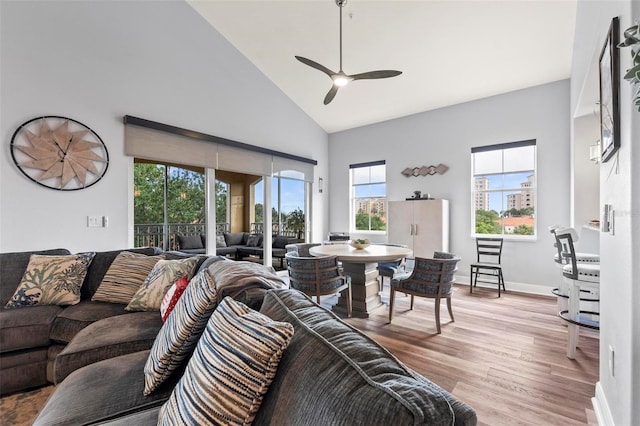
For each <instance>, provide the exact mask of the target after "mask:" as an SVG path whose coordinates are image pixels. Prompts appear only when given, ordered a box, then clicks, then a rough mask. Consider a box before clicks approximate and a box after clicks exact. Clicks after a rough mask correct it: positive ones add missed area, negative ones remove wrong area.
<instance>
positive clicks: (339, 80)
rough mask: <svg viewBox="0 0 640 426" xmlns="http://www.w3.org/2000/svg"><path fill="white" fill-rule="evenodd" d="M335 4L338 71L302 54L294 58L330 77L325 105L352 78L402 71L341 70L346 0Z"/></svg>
mask: <svg viewBox="0 0 640 426" xmlns="http://www.w3.org/2000/svg"><path fill="white" fill-rule="evenodd" d="M335 2H336V5H337V6H338V8H340V71H338V72H334V71H331V70H330V69H329V68H327V67H325V66H324V65H320V64H319V63H317V62H315V61H312V60H311V59H307V58H305V57H302V56H296V59H297V60H299V61H300V62H302V63H303V64H305V65H308V66H310V67H311V68H315V69H317V70H318V71H321V72H323V73H325V74H326V75H328V76H329V78H331V80H332V81H333V85H332V86H331V89H329V92H328V93H327V95H326V96H325V97H324V104H325V105H327V104H329V102H331V101H332V100H333V98H334V97H335V96H336V94H337V93H338V89H339V88H340V87H342V86H346V85H347V84H348V83H349V82H350V81H354V80H371V79H380V78H389V77H395V76H398V75H400V74H402V71H396V70H379V71H369V72H363V73H360V74H352V75H349V74H347V73H345V72H344V71H343V70H342V8H343V7H344V5H345V4H347V0H335Z"/></svg>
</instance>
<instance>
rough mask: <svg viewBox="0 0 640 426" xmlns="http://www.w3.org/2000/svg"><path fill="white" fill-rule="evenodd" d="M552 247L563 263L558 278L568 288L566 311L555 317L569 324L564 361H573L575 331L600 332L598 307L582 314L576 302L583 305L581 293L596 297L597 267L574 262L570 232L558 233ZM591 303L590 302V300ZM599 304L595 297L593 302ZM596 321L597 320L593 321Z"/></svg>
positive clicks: (575, 260) (562, 231)
mask: <svg viewBox="0 0 640 426" xmlns="http://www.w3.org/2000/svg"><path fill="white" fill-rule="evenodd" d="M555 237H556V244H557V245H558V246H559V247H560V248H561V252H560V259H562V260H563V266H562V276H563V279H564V280H566V281H567V283H568V284H569V303H568V308H567V309H566V310H563V311H561V312H560V313H559V315H560V317H561V318H562V319H564V320H565V321H567V322H568V323H569V326H568V338H567V357H568V358H571V359H573V358H575V354H576V346H577V345H578V337H579V335H580V332H579V327H586V328H591V329H595V330H599V329H600V322H599V315H600V313H599V307H598V308H597V309H596V310H593V311H587V310H582V309H581V306H580V302H581V301H584V300H585V298H584V297H582V295H581V293H582V292H583V291H585V290H587V291H589V292H591V293H592V294H595V295H597V293H598V291H599V288H600V264H599V263H581V262H578V259H577V257H576V252H575V246H574V244H573V233H572V232H571V230H570V229H558V230H557V231H556V234H555ZM592 301H594V300H592ZM595 301H596V302H598V301H599V297H598V298H597V299H596V300H595ZM596 317H597V319H596Z"/></svg>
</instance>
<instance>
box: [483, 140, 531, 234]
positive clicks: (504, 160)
mask: <svg viewBox="0 0 640 426" xmlns="http://www.w3.org/2000/svg"><path fill="white" fill-rule="evenodd" d="M535 164H536V141H535V140H528V141H520V142H511V143H506V144H498V145H490V146H483V147H476V148H472V149H471V167H472V176H473V180H472V188H471V207H472V210H473V212H474V214H472V229H473V232H472V233H473V234H474V235H485V236H486V235H487V234H488V235H496V236H514V237H515V236H518V237H517V238H525V239H526V238H527V237H525V236H535V235H536V209H537V199H536V167H535Z"/></svg>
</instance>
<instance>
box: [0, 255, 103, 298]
mask: <svg viewBox="0 0 640 426" xmlns="http://www.w3.org/2000/svg"><path fill="white" fill-rule="evenodd" d="M94 256H95V253H92V252H90V253H78V254H68V255H64V256H46V255H39V254H33V255H31V258H30V259H29V264H28V265H27V269H26V270H25V272H24V275H23V276H22V280H21V281H20V285H19V286H18V288H17V289H16V291H15V293H14V294H13V296H12V297H11V299H10V300H9V302H7V305H6V306H7V307H9V308H20V307H24V306H32V305H75V304H76V303H78V302H80V287H81V286H82V282H83V281H84V277H85V276H86V275H87V269H88V268H89V264H90V263H91V260H92V259H93V257H94Z"/></svg>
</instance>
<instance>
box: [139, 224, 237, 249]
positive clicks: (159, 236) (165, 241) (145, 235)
mask: <svg viewBox="0 0 640 426" xmlns="http://www.w3.org/2000/svg"><path fill="white" fill-rule="evenodd" d="M229 229H230V228H229V224H228V223H216V235H222V234H224V233H225V232H229ZM206 232H207V225H206V224H205V223H170V224H168V225H164V224H162V223H144V224H136V225H134V226H133V243H134V247H146V246H150V247H160V248H162V249H163V250H176V249H177V248H178V246H177V243H176V241H175V236H176V235H200V234H205V233H206Z"/></svg>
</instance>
